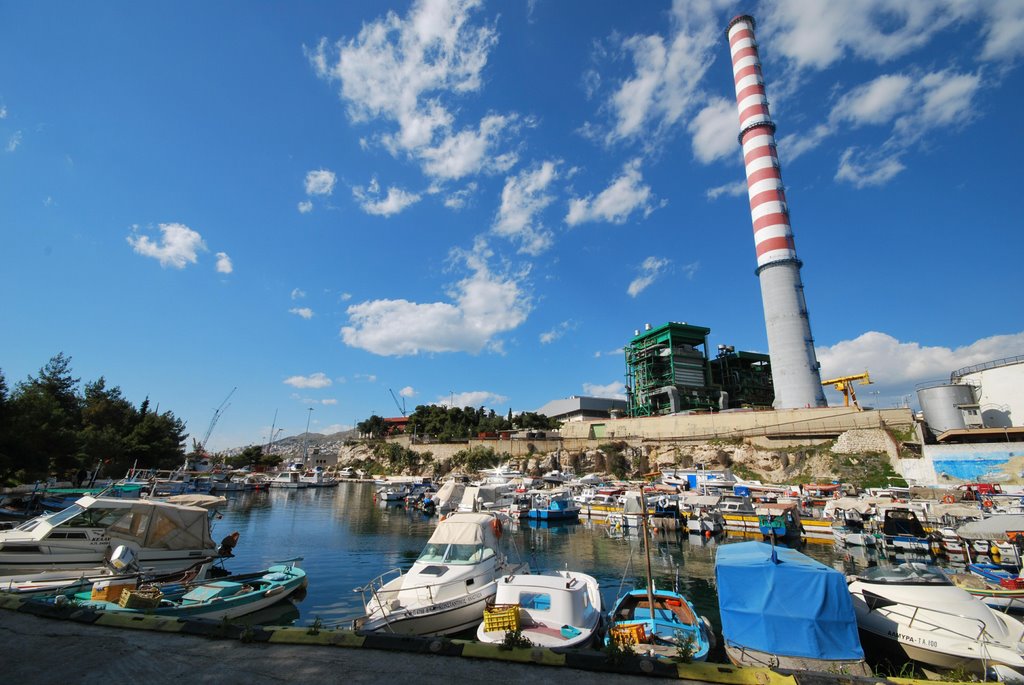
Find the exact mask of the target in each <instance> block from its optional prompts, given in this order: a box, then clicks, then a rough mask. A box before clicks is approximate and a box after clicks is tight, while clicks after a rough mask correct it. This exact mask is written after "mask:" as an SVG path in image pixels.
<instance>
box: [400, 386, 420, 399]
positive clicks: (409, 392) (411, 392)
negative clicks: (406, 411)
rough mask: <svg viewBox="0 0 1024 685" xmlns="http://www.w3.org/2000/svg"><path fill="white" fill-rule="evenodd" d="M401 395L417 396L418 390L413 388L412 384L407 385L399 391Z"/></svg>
mask: <svg viewBox="0 0 1024 685" xmlns="http://www.w3.org/2000/svg"><path fill="white" fill-rule="evenodd" d="M398 395H399V397H415V396H416V391H415V390H413V388H412V386H411V385H407V386H405V387H404V388H402V389H401V390H399V391H398Z"/></svg>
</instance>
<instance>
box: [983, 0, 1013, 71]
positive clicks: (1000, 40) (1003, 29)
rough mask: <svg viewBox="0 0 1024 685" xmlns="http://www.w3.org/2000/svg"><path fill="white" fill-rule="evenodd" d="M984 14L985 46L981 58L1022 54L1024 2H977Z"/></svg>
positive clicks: (1009, 58)
mask: <svg viewBox="0 0 1024 685" xmlns="http://www.w3.org/2000/svg"><path fill="white" fill-rule="evenodd" d="M978 6H979V9H980V10H981V11H982V12H984V13H985V14H986V25H985V27H984V29H983V33H984V34H985V46H984V48H983V49H982V51H981V58H982V59H985V60H1012V59H1014V58H1016V57H1020V56H1021V55H1024V3H1021V2H1020V1H1019V0H988V2H982V3H978Z"/></svg>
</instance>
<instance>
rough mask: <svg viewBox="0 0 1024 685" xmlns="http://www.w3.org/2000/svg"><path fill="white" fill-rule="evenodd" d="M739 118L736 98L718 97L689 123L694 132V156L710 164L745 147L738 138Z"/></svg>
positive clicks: (692, 132) (736, 153) (688, 127)
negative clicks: (741, 145)
mask: <svg viewBox="0 0 1024 685" xmlns="http://www.w3.org/2000/svg"><path fill="white" fill-rule="evenodd" d="M737 120H738V115H737V113H736V103H735V102H734V101H732V100H726V99H725V98H714V99H713V100H712V101H711V102H710V103H709V104H708V105H707V106H705V107H704V109H702V110H701V111H700V112H698V113H697V116H695V117H694V118H693V120H692V121H690V124H689V125H688V126H687V129H688V130H689V131H690V133H691V134H692V135H693V154H694V156H696V158H697V159H698V160H699V161H701V162H703V163H704V164H710V163H711V162H714V161H715V160H717V159H722V158H724V157H728V156H729V155H738V154H739V151H740V150H741V148H740V145H739V143H738V142H737V140H736V134H737V133H738V132H739V131H738V128H739V124H738V123H737Z"/></svg>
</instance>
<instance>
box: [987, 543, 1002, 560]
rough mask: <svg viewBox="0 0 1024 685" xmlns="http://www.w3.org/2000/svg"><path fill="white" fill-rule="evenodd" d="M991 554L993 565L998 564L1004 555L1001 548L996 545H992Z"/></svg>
mask: <svg viewBox="0 0 1024 685" xmlns="http://www.w3.org/2000/svg"><path fill="white" fill-rule="evenodd" d="M989 553H990V554H991V556H992V563H995V564H998V563H999V561H1000V557H1001V556H1002V554H1001V553H1000V551H999V548H998V547H997V546H996V545H995V543H992V549H990V550H989Z"/></svg>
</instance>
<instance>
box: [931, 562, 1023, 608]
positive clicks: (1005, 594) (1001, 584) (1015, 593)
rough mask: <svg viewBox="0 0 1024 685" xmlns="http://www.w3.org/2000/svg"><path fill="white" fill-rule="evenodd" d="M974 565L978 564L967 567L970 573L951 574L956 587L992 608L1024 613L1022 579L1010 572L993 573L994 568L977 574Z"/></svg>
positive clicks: (950, 577)
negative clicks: (1004, 574)
mask: <svg viewBox="0 0 1024 685" xmlns="http://www.w3.org/2000/svg"><path fill="white" fill-rule="evenodd" d="M986 565H988V564H986ZM975 566H978V564H971V565H970V566H969V567H968V568H969V569H970V570H971V573H955V574H951V575H950V576H949V579H950V580H952V581H953V584H954V585H956V586H957V587H958V588H960V589H961V590H966V591H967V592H969V593H971V594H972V595H974V596H975V597H977V598H978V599H980V600H981V601H982V602H984V603H985V604H987V605H988V606H990V607H992V608H993V609H998V610H999V611H1007V612H1010V613H1016V614H1020V613H1024V579H1020V578H1017V577H1014V576H1011V575H1010V574H1006V576H1000V575H995V574H994V573H993V572H992V571H994V569H993V570H992V571H990V570H987V569H986V572H985V573H984V575H979V574H978V573H977V571H976V570H975V568H974V567H975ZM999 570H1000V571H1001V570H1002V569H1001V568H1000V569H999ZM1003 573H1005V572H1003ZM993 576H994V577H993Z"/></svg>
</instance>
